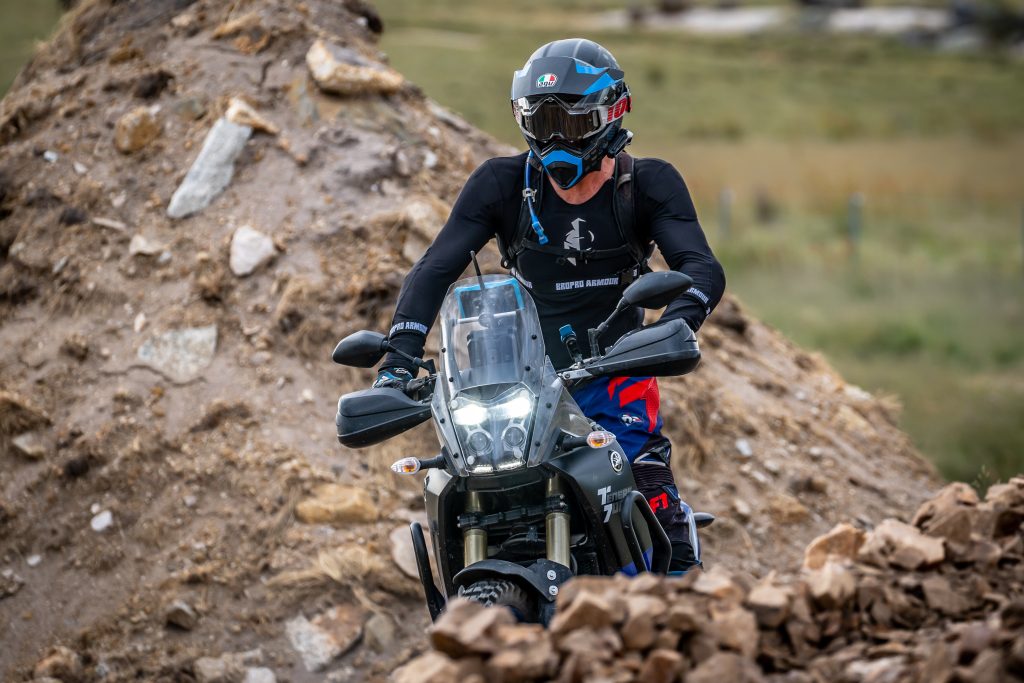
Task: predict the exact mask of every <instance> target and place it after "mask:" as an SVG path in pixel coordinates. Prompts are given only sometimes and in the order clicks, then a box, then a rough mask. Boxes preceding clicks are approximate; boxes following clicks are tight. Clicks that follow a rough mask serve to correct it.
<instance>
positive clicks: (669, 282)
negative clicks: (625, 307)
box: [622, 270, 693, 308]
mask: <svg viewBox="0 0 1024 683" xmlns="http://www.w3.org/2000/svg"><path fill="white" fill-rule="evenodd" d="M692 284H693V278H691V277H690V276H689V275H686V274H685V273H680V272H678V271H675V270H666V271H661V272H657V273H647V274H645V275H641V276H640V277H639V278H638V279H637V280H636V281H635V282H634V283H633V284H631V285H630V286H629V287H626V289H625V291H624V292H622V299H623V300H624V301H625V302H626V303H627V304H629V305H630V306H639V307H641V308H664V307H665V306H668V305H669V304H670V303H672V301H673V300H674V299H675V298H676V297H677V296H679V295H680V294H682V293H683V292H685V291H686V290H688V289H689V288H690V285H692Z"/></svg>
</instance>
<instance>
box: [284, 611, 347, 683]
mask: <svg viewBox="0 0 1024 683" xmlns="http://www.w3.org/2000/svg"><path fill="white" fill-rule="evenodd" d="M365 616H366V615H365V613H364V612H363V610H362V609H360V608H359V607H356V606H354V605H337V606H335V607H332V608H330V609H329V610H327V611H326V612H324V613H322V614H318V615H317V616H315V617H313V619H312V620H309V619H306V617H305V616H303V615H301V614H300V615H299V616H297V617H295V618H294V619H292V620H291V621H289V622H287V623H286V624H285V633H286V634H287V636H288V640H289V642H291V644H292V647H293V648H295V650H296V652H298V653H299V656H300V657H301V658H302V663H303V665H304V666H305V667H306V670H307V671H311V672H313V671H323V670H324V669H326V668H327V666H328V665H329V664H330V663H331V662H332V661H334V660H335V659H336V658H337V657H340V656H341V655H343V654H345V653H346V652H348V651H349V650H350V649H351V648H352V647H353V646H354V645H355V644H356V643H357V642H358V641H359V639H360V638H361V637H362V635H363V619H364V618H365Z"/></svg>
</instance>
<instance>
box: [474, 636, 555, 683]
mask: <svg viewBox="0 0 1024 683" xmlns="http://www.w3.org/2000/svg"><path fill="white" fill-rule="evenodd" d="M497 635H498V639H499V640H500V641H501V650H499V651H498V652H497V653H495V655H494V656H493V657H491V658H490V659H489V660H488V661H487V664H486V669H487V680H495V681H523V680H534V679H537V678H547V677H550V676H552V675H554V673H555V671H557V667H558V653H557V652H556V651H555V648H554V646H553V645H552V643H551V638H550V636H549V634H548V633H547V632H546V630H545V629H544V628H543V627H542V626H540V625H538V624H513V625H511V626H499V627H498V631H497Z"/></svg>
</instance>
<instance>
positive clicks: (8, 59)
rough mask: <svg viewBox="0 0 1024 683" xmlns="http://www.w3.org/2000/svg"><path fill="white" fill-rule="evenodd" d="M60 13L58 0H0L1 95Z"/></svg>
mask: <svg viewBox="0 0 1024 683" xmlns="http://www.w3.org/2000/svg"><path fill="white" fill-rule="evenodd" d="M60 15H61V8H60V3H59V2H58V1H57V0H0V96H2V95H3V94H4V93H6V92H7V89H8V88H9V87H11V83H12V82H13V81H14V77H15V76H17V75H18V72H19V71H20V70H21V67H22V65H23V64H24V63H25V60H27V59H28V57H29V56H30V55H31V54H32V50H33V49H34V47H35V45H36V43H37V42H38V41H40V40H43V39H44V38H46V37H47V36H48V35H49V34H50V32H51V31H52V30H53V28H54V26H56V25H57V19H59V18H60Z"/></svg>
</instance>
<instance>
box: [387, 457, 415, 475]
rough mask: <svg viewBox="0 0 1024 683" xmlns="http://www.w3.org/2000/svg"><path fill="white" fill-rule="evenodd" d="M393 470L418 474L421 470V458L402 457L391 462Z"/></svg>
mask: <svg viewBox="0 0 1024 683" xmlns="http://www.w3.org/2000/svg"><path fill="white" fill-rule="evenodd" d="M391 471H392V472H394V473H395V474H416V473H417V472H419V471H420V459H419V458H402V459H401V460H396V461H395V462H394V463H392V464H391Z"/></svg>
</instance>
